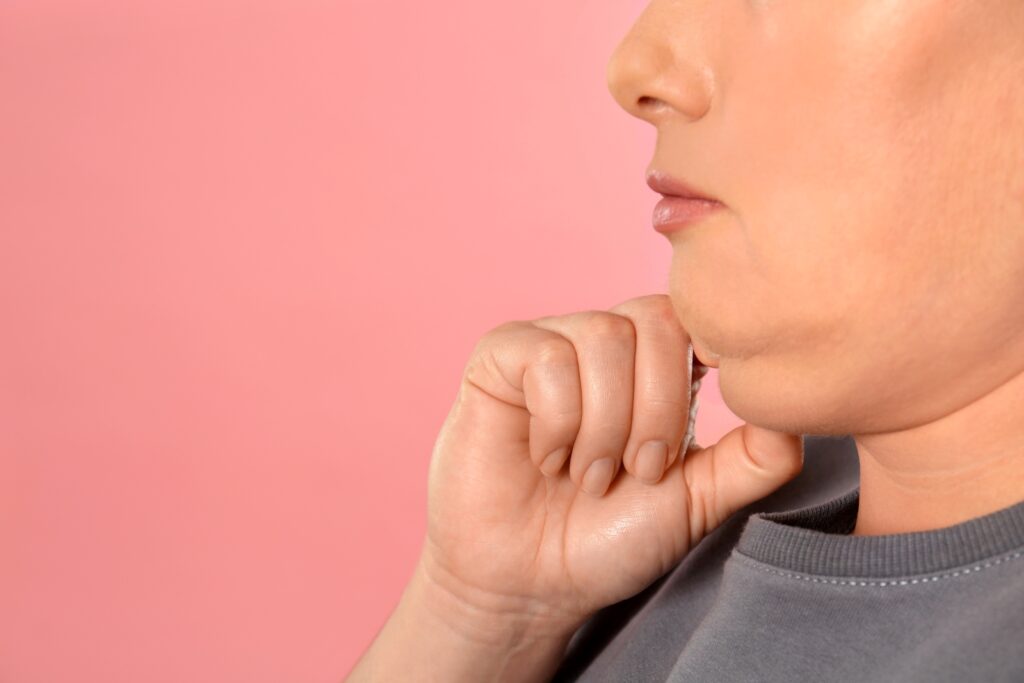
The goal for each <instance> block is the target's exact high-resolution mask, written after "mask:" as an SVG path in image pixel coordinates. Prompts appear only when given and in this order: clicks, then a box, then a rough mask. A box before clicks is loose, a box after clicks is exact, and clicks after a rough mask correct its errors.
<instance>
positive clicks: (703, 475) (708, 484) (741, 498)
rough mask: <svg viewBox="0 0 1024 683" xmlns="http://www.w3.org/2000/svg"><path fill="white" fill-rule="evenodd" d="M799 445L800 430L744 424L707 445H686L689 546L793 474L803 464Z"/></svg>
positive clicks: (801, 443) (685, 468)
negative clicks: (707, 446) (783, 429)
mask: <svg viewBox="0 0 1024 683" xmlns="http://www.w3.org/2000/svg"><path fill="white" fill-rule="evenodd" d="M803 446H804V442H803V437H802V436H801V435H800V434H786V433H783V432H776V431H772V430H770V429H765V428H763V427H758V426H756V425H752V424H749V423H747V424H744V425H742V426H740V427H737V428H736V429H733V430H732V431H731V432H729V433H728V434H726V435H725V436H723V437H722V438H721V439H720V440H719V441H718V443H716V444H715V445H713V446H711V447H709V448H701V447H700V446H696V445H694V446H691V447H690V450H689V452H688V453H686V456H685V458H684V459H683V463H682V466H683V477H684V479H685V480H686V485H687V488H688V489H689V495H690V520H689V522H690V532H691V535H692V537H693V541H692V542H693V544H696V543H697V542H698V541H699V540H700V539H702V538H703V537H704V536H706V535H707V534H709V533H711V532H712V531H713V530H714V529H715V528H717V527H718V526H719V525H720V524H721V523H722V522H724V521H725V520H726V518H727V517H729V516H730V515H731V514H733V513H734V512H736V511H737V510H739V509H741V508H743V507H746V506H747V505H749V504H751V503H753V502H754V501H756V500H759V499H761V498H764V497H765V496H767V495H768V494H770V493H772V492H773V491H775V490H776V489H778V488H779V487H781V486H782V485H783V484H785V483H786V482H788V481H789V480H791V479H793V478H794V477H796V475H798V474H799V473H800V471H801V470H802V469H803V465H804V447H803ZM691 547H692V546H691Z"/></svg>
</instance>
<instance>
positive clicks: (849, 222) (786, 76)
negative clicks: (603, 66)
mask: <svg viewBox="0 0 1024 683" xmlns="http://www.w3.org/2000/svg"><path fill="white" fill-rule="evenodd" d="M608 85H609V89H610V90H611V93H612V96H613V97H614V98H615V100H616V101H617V102H618V103H619V105H621V106H622V107H623V108H624V109H626V111H628V112H629V113H631V114H633V115H635V116H637V117H639V118H641V119H643V120H645V121H647V122H649V123H651V124H653V125H654V126H656V128H657V133H658V138H657V146H656V150H655V153H654V157H653V159H652V161H651V163H650V165H649V169H659V170H661V171H664V172H665V173H667V174H669V175H671V176H674V177H676V178H678V179H680V180H683V181H684V182H687V183H688V184H690V185H692V186H694V187H695V188H697V189H698V190H700V191H701V192H702V193H704V194H707V195H709V196H712V197H714V198H717V199H718V200H720V201H721V202H722V203H723V204H724V205H725V206H724V208H722V209H720V210H718V211H716V212H714V213H712V214H710V215H708V216H707V217H705V218H703V219H701V220H700V221H699V222H697V223H695V224H692V225H690V226H687V227H685V228H683V229H682V230H679V231H676V232H672V233H669V234H668V235H667V237H668V239H669V240H670V242H671V244H672V250H673V258H672V264H671V273H670V278H669V282H670V291H669V294H670V296H671V299H672V302H673V306H674V308H675V310H676V313H677V315H678V317H679V319H680V321H681V323H682V324H683V327H684V328H686V330H687V331H688V332H689V333H690V335H691V338H692V341H693V345H694V350H695V353H696V355H697V357H698V358H699V359H700V360H701V361H702V362H704V363H705V364H707V365H710V366H712V367H717V368H718V371H719V384H720V387H721V391H722V396H723V399H724V400H725V402H726V404H727V405H728V406H729V407H730V409H731V410H732V411H733V412H735V413H736V414H737V415H738V416H740V417H741V418H743V419H745V420H747V421H749V422H754V423H756V424H759V425H762V426H766V427H768V428H771V429H777V430H780V431H786V432H790V433H815V434H868V433H876V432H882V431H897V430H902V429H908V428H911V427H914V426H917V425H920V424H924V423H926V422H930V421H932V420H935V419H938V418H940V417H942V416H944V415H946V414H948V413H950V412H952V411H954V410H956V409H957V408H958V407H960V406H961V405H964V404H967V403H970V402H971V401H973V400H974V399H976V398H978V397H979V396H981V395H983V394H986V393H988V392H990V391H991V390H992V389H993V388H994V387H996V386H999V385H1000V384H1002V383H1004V382H1006V381H1007V380H1008V379H1009V378H1011V377H1013V376H1015V375H1019V374H1020V373H1021V372H1022V371H1024V2H1020V0H977V1H958V0H829V1H828V2H819V1H818V0H653V2H651V3H650V4H649V5H648V6H647V7H646V9H645V10H644V12H643V13H642V14H641V15H640V17H639V18H638V19H637V21H636V23H635V25H634V26H633V27H632V28H631V29H630V31H629V32H628V33H627V34H626V36H625V38H624V39H623V40H622V42H621V43H620V44H619V45H618V46H617V47H616V49H615V51H614V52H613V53H612V57H611V61H610V62H609V64H608Z"/></svg>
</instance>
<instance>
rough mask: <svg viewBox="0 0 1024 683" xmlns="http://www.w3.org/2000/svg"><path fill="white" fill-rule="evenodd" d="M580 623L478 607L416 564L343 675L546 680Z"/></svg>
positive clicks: (357, 680) (353, 679)
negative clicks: (362, 650)
mask: <svg viewBox="0 0 1024 683" xmlns="http://www.w3.org/2000/svg"><path fill="white" fill-rule="evenodd" d="M581 625H582V620H579V621H563V622H551V621H547V620H543V621H542V620H538V619H536V618H533V617H530V616H529V615H525V614H521V613H516V612H515V611H511V610H510V611H503V612H501V613H496V612H494V611H492V610H490V609H487V610H484V609H481V608H480V607H478V606H475V605H473V604H471V603H470V602H469V601H467V600H465V599H464V598H462V597H459V596H458V595H456V593H454V592H452V591H450V590H448V589H447V588H445V587H444V586H442V585H440V584H439V583H438V582H437V581H436V580H434V579H432V578H431V576H430V573H429V572H426V571H423V569H422V566H417V569H416V571H415V572H414V574H413V578H412V579H411V580H410V582H409V584H408V585H407V586H406V588H405V591H404V593H403V594H402V598H401V599H400V601H399V603H398V606H397V607H396V608H395V610H394V612H393V613H392V614H391V616H390V617H389V618H388V620H387V622H386V623H385V624H384V626H383V628H381V630H380V632H379V633H378V634H377V636H376V638H375V639H374V641H373V643H372V644H371V645H370V647H369V649H368V650H367V651H366V652H365V653H364V654H363V656H362V658H361V659H360V660H359V662H357V664H356V666H355V668H354V669H353V670H352V672H351V673H350V674H349V676H348V677H347V678H346V681H347V683H366V682H370V681H372V682H374V683H383V682H390V681H407V680H409V681H411V680H415V681H425V682H429V681H444V682H445V683H448V682H451V683H458V682H460V681H473V682H474V683H476V682H479V681H496V682H498V681H500V682H502V683H505V682H515V683H527V682H534V681H548V680H550V679H551V676H552V675H553V674H554V672H555V671H556V670H557V669H558V666H559V664H560V663H561V661H562V658H563V656H564V654H565V649H566V646H567V645H568V643H569V640H570V639H571V638H572V634H573V633H574V632H575V630H576V629H577V628H578V627H579V626H581Z"/></svg>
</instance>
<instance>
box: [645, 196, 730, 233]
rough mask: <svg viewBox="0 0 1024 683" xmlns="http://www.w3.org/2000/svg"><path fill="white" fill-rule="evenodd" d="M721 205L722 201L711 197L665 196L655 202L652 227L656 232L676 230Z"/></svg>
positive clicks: (694, 221)
mask: <svg viewBox="0 0 1024 683" xmlns="http://www.w3.org/2000/svg"><path fill="white" fill-rule="evenodd" d="M723 206H724V204H722V202H718V201H715V200H712V199H687V198H684V197H665V198H664V199H662V200H661V201H660V202H658V203H657V204H655V206H654V215H653V216H652V222H653V223H654V229H655V230H657V231H658V232H661V233H669V232H675V231H676V230H681V229H683V228H685V227H687V226H689V225H693V224H694V223H696V222H697V221H699V220H700V219H702V218H704V217H705V216H707V215H708V214H710V213H713V212H715V211H716V210H718V209H721V208H722V207H723Z"/></svg>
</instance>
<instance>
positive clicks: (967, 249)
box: [349, 0, 1024, 681]
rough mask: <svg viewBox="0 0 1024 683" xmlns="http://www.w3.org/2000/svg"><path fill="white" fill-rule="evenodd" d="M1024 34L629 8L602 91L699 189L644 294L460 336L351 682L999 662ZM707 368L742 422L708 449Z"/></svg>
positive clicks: (1022, 422) (788, 2) (770, 5)
mask: <svg viewBox="0 0 1024 683" xmlns="http://www.w3.org/2000/svg"><path fill="white" fill-rule="evenodd" d="M1022 37H1024V3H1021V2H1019V0H983V1H981V0H979V1H976V2H957V1H955V0H836V1H833V2H813V1H810V0H689V1H681V0H654V1H653V2H651V3H650V5H649V6H648V7H647V8H646V10H645V11H644V13H643V14H642V15H641V16H640V18H639V19H638V21H637V23H636V25H635V26H634V27H633V29H632V31H630V33H629V34H628V35H627V36H626V38H625V39H624V40H623V42H622V43H621V44H620V45H619V46H618V48H617V49H616V51H615V52H614V54H613V56H612V59H611V62H610V64H609V69H608V82H609V87H610V89H611V93H612V95H613V97H614V98H615V100H616V101H617V102H618V103H619V104H620V105H621V106H622V107H623V108H624V109H625V110H626V111H627V112H629V113H630V114H633V115H635V116H637V117H639V118H641V119H643V120H644V121H647V122H648V123H650V124H652V125H654V126H655V127H656V128H657V131H658V143H657V148H656V150H655V152H654V157H653V160H652V162H651V164H650V166H649V168H648V180H649V182H650V183H651V185H652V187H655V188H656V189H658V190H659V191H661V192H663V193H667V194H671V193H675V192H678V193H683V192H684V191H686V188H687V187H688V188H689V190H691V191H693V192H696V193H697V194H699V195H702V196H704V197H706V198H709V199H711V200H715V201H713V202H710V203H709V202H705V203H699V202H696V201H692V200H691V201H686V200H682V199H679V198H674V199H673V198H666V200H665V201H664V202H662V203H659V205H658V207H657V208H656V210H655V214H654V220H655V223H656V227H657V228H658V229H659V230H661V231H662V232H663V233H664V234H665V235H666V237H667V238H668V239H669V241H670V242H671V243H672V246H673V262H672V266H671V283H670V296H668V297H666V296H663V295H651V296H646V297H639V298H637V299H632V300H630V301H627V302H624V303H623V304H621V305H619V306H617V307H615V308H612V309H610V310H609V311H586V312H581V313H575V314H570V315H563V316H549V317H545V318H540V319H538V320H532V321H514V322H511V323H508V324H506V325H502V326H500V327H498V328H496V329H494V330H492V331H490V332H489V333H488V334H487V335H485V336H484V337H483V338H482V339H481V341H480V342H479V344H478V345H477V347H476V349H475V350H474V352H473V354H472V355H471V357H470V359H469V361H468V363H467V365H466V369H465V373H464V376H463V382H462V385H461V390H460V392H459V395H458V398H457V400H456V402H455V405H454V406H453V408H452V411H451V412H450V413H449V415H448V418H447V420H446V421H445V423H444V425H443V427H442V429H441V433H440V436H439V438H438V441H437V444H436V447H435V450H434V453H433V457H432V461H431V469H430V475H429V506H428V507H429V518H428V519H429V523H428V534H427V537H426V539H425V541H424V545H423V550H422V554H421V559H420V563H419V565H418V567H417V570H416V572H415V574H414V576H413V578H412V580H411V581H410V583H409V585H408V586H407V588H406V591H405V593H404V594H403V596H402V600H401V601H400V603H399V605H398V607H397V608H396V610H395V612H394V613H393V614H392V615H391V617H390V619H389V620H388V622H387V623H386V624H385V625H384V627H383V628H382V629H381V631H380V633H379V634H378V636H377V638H376V640H375V641H374V643H373V644H372V645H371V646H370V648H369V650H368V651H367V652H366V654H364V656H363V658H362V659H361V660H360V662H359V663H358V664H357V666H356V668H355V670H354V671H353V672H352V674H351V676H350V679H349V680H351V681H363V680H382V681H385V680H386V681H390V680H439V681H440V680H444V681H462V680H466V681H492V680H502V681H504V680H516V681H541V680H550V679H551V678H552V677H554V678H556V679H558V680H571V679H579V680H588V681H596V680H657V681H663V680H672V681H720V680H722V681H724V680H755V679H756V680H760V681H766V680H771V681H775V680H779V681H797V680H807V681H811V680H814V681H821V680H844V681H845V680H890V681H891V680H914V681H916V680H921V681H924V680H927V681H939V680H943V681H964V680H985V681H994V680H1000V681H1009V680H1024V648H1021V647H1020V643H1021V642H1024V557H1022V555H1024V419H1022V416H1024V40H1022ZM673 181H675V184H673ZM687 212H691V213H692V215H690V217H689V219H688V220H684V218H685V214H686V213H687ZM691 350H692V353H693V354H695V355H696V359H697V360H696V362H697V365H692V363H693V362H694V361H693V359H692V356H691ZM701 366H708V367H712V368H717V369H718V379H719V382H720V385H721V391H722V396H723V398H724V400H725V402H726V404H727V405H728V406H729V408H730V409H731V410H732V411H733V412H734V413H735V414H736V415H738V416H740V417H741V418H743V419H744V420H746V421H747V424H745V425H744V426H742V427H740V428H738V429H736V430H734V431H732V432H730V433H729V434H727V435H726V436H725V437H724V438H723V439H722V440H721V441H719V442H718V443H717V444H715V445H713V446H710V447H707V448H702V447H700V446H696V445H691V444H689V443H687V442H688V441H689V439H687V426H688V425H690V424H692V415H690V417H691V419H690V420H688V419H687V417H688V414H689V413H691V398H692V396H693V391H696V389H698V388H699V383H697V382H696V381H695V380H698V379H699V376H700V374H701V372H702V370H701ZM804 435H807V437H806V438H805V437H804ZM835 437H840V438H838V439H837V438H835ZM844 437H845V438H844ZM805 446H806V452H805ZM805 461H806V467H805V466H804V465H805ZM851 465H852V466H851ZM574 636H575V637H574ZM570 645H571V647H570Z"/></svg>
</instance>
